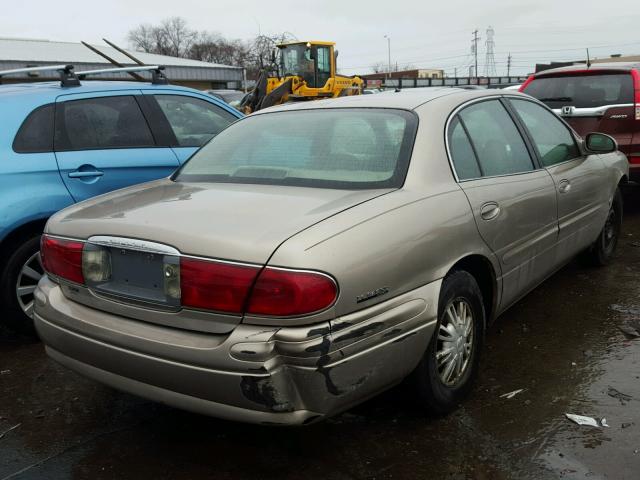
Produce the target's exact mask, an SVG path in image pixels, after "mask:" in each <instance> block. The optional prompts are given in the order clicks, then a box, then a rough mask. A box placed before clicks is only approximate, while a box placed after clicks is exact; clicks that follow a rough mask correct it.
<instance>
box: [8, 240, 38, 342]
mask: <svg viewBox="0 0 640 480" xmlns="http://www.w3.org/2000/svg"><path fill="white" fill-rule="evenodd" d="M39 253H40V235H33V236H30V237H27V238H26V239H24V241H22V242H14V243H13V244H12V245H11V246H10V247H9V251H8V252H6V253H5V259H6V263H5V267H4V269H3V270H2V271H1V272H0V305H2V309H1V310H0V320H1V321H2V323H3V324H4V325H6V326H8V327H9V328H11V329H12V330H14V331H16V332H18V333H22V334H26V335H35V328H34V326H33V319H32V318H31V317H30V316H29V315H27V314H26V313H25V307H27V311H28V308H30V309H31V311H33V303H32V302H33V290H35V285H36V284H37V282H38V280H39V278H37V277H41V276H42V275H43V273H44V270H43V269H42V266H41V264H40V259H39ZM29 269H30V270H29ZM36 273H37V274H38V275H37V276H36V275H35V274H36ZM18 287H21V288H22V287H24V288H22V289H23V291H22V293H21V295H19V294H18ZM26 292H28V293H26Z"/></svg>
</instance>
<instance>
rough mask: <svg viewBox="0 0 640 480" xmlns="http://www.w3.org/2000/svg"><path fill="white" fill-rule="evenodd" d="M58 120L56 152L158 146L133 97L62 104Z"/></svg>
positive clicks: (91, 99) (85, 100)
mask: <svg viewBox="0 0 640 480" xmlns="http://www.w3.org/2000/svg"><path fill="white" fill-rule="evenodd" d="M57 120H58V121H57V122H56V123H57V125H56V150H57V151H64V150H96V149H109V148H136V147H153V146H155V142H154V139H153V135H152V134H151V130H150V129H149V126H148V125H147V121H146V120H145V118H144V116H143V114H142V111H141V110H140V107H139V106H138V102H136V99H135V98H134V97H133V96H116V97H98V98H88V99H81V100H70V101H68V102H62V103H60V104H59V107H58V114H57Z"/></svg>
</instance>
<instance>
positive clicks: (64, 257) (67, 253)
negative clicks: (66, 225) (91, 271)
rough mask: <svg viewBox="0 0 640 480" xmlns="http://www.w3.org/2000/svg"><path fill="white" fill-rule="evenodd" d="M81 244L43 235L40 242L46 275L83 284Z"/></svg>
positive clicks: (82, 245) (82, 244)
mask: <svg viewBox="0 0 640 480" xmlns="http://www.w3.org/2000/svg"><path fill="white" fill-rule="evenodd" d="M83 247H84V243H83V242H78V241H74V240H63V239H61V238H55V237H49V236H47V235H43V236H42V239H41V240H40V254H41V256H42V266H43V267H44V269H45V271H46V272H47V273H50V274H52V275H55V276H57V277H61V278H64V279H65V280H69V281H71V282H75V283H84V275H83V273H82V248H83Z"/></svg>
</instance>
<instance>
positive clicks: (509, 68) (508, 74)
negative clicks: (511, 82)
mask: <svg viewBox="0 0 640 480" xmlns="http://www.w3.org/2000/svg"><path fill="white" fill-rule="evenodd" d="M510 76H511V52H509V56H508V57H507V77H510Z"/></svg>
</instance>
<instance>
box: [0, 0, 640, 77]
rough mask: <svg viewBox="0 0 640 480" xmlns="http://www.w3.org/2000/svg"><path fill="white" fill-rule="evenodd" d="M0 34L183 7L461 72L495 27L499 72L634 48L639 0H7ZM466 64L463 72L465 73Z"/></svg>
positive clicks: (181, 12) (74, 29) (345, 64)
mask: <svg viewBox="0 0 640 480" xmlns="http://www.w3.org/2000/svg"><path fill="white" fill-rule="evenodd" d="M7 2H9V3H8V4H7V5H5V6H4V7H5V8H3V9H2V12H1V13H0V35H1V36H5V37H23V38H24V37H26V38H45V39H49V40H68V41H80V40H85V41H88V42H92V43H100V42H101V38H102V37H106V38H108V39H109V40H112V41H115V42H116V43H118V44H122V45H126V37H127V32H128V31H129V30H130V29H131V28H133V27H135V26H137V25H138V24H140V23H158V22H159V21H160V20H162V19H163V18H166V17H170V16H181V17H183V18H185V19H186V20H187V22H188V23H189V25H190V26H191V27H192V28H196V29H199V30H210V31H215V32H219V33H220V34H222V35H224V36H226V37H228V38H241V39H249V38H251V37H254V36H255V35H256V34H257V33H258V31H261V32H262V33H268V34H271V33H281V32H284V31H287V32H290V33H292V34H294V35H295V36H296V37H297V38H298V39H300V40H309V39H311V40H330V41H335V42H336V43H337V48H338V50H339V51H340V55H339V58H338V64H339V68H340V69H341V70H342V71H343V72H344V73H348V74H356V73H358V72H362V73H368V72H369V71H370V67H371V65H372V64H374V63H377V62H385V63H386V62H387V40H386V39H385V38H384V35H388V36H389V37H390V39H391V61H392V63H393V64H394V67H395V63H396V62H397V63H398V64H399V66H401V67H403V66H405V65H406V64H411V65H413V66H415V67H418V68H443V69H445V70H446V71H447V74H449V75H453V73H454V69H455V68H457V69H458V70H457V71H458V74H459V75H463V74H465V73H468V65H469V64H470V63H471V60H472V59H471V56H470V53H469V52H470V45H471V37H472V35H471V32H472V31H473V30H474V29H476V28H477V29H478V30H479V31H480V37H481V41H480V46H479V49H478V50H479V64H480V65H479V69H478V70H479V73H480V74H483V72H484V64H485V43H484V42H485V40H486V37H487V35H486V29H487V27H488V26H489V25H491V26H492V27H493V28H494V30H495V37H494V40H495V62H496V67H497V73H498V74H499V75H504V74H505V73H506V63H507V55H508V53H509V52H511V54H512V57H513V63H512V64H513V68H512V72H513V74H524V73H527V72H530V71H531V70H532V69H533V65H534V64H535V62H536V61H539V62H548V61H551V60H570V59H581V58H584V57H585V50H584V49H585V47H590V52H591V55H592V56H599V57H601V56H608V55H609V54H613V53H622V54H640V34H639V32H640V29H639V23H638V22H639V19H640V1H639V0H606V1H604V0H599V1H595V0H531V1H526V2H523V1H518V0H512V1H505V0H483V1H480V2H471V1H467V2H463V1H460V0H442V1H429V2H428V1H426V0H400V1H390V0H386V1H385V2H378V1H373V0H371V1H368V2H367V1H362V0H360V1H356V2H348V1H344V0H341V1H334V0H323V1H319V2H313V1H300V0H297V1H287V0H279V1H277V2H268V1H266V0H242V1H238V0H236V1H233V0H231V1H224V2H223V1H212V0H208V1H204V0H126V1H125V0H108V1H100V2H97V1H92V0H65V1H64V2H52V1H50V0H23V1H20V2H16V1H10V0H5V2H4V3H7ZM463 72H464V73H463Z"/></svg>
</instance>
